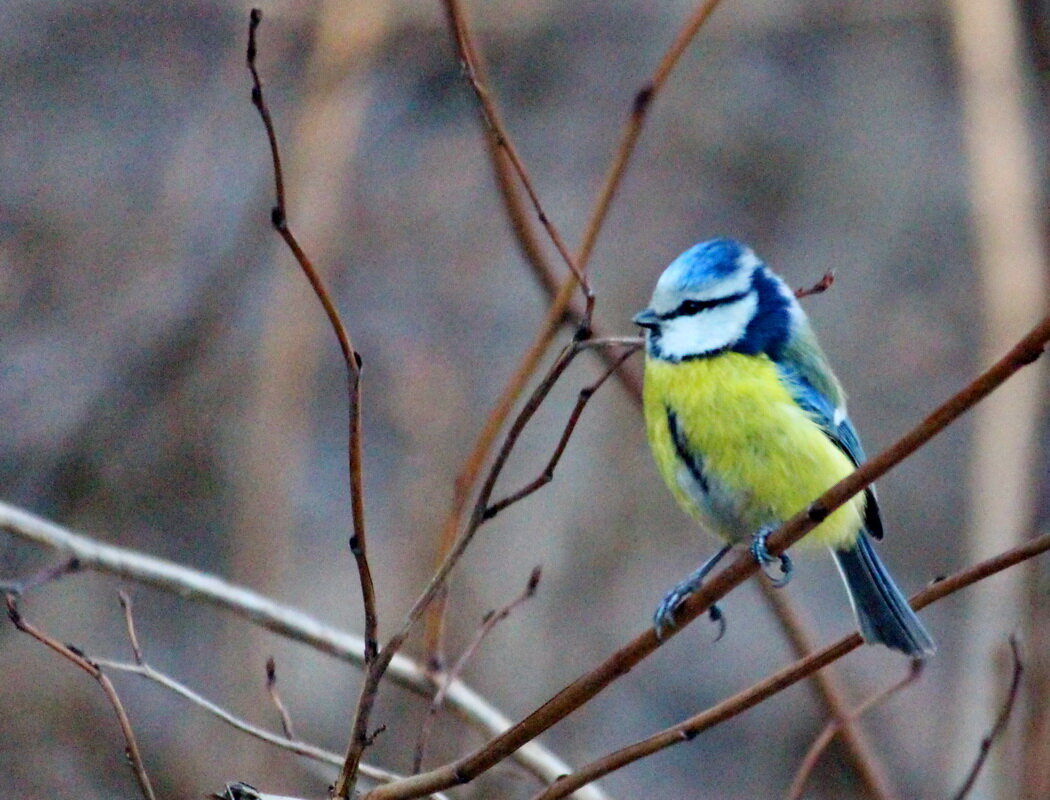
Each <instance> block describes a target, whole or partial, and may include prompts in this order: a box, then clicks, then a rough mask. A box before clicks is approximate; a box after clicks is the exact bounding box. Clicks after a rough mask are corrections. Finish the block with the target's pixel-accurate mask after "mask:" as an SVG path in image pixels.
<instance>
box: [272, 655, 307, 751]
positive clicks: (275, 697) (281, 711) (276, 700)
mask: <svg viewBox="0 0 1050 800" xmlns="http://www.w3.org/2000/svg"><path fill="white" fill-rule="evenodd" d="M266 691H267V692H268V693H269V695H270V700H271V701H273V705H274V708H276V709H277V714H278V716H279V717H280V718H281V730H282V731H284V735H285V737H286V738H288V739H298V738H299V737H298V736H296V735H295V728H294V727H293V726H292V717H291V715H290V714H289V713H288V709H287V708H286V707H285V705H284V702H283V701H282V700H281V695H280V694H279V693H278V691H277V664H276V662H275V661H274V659H273V656H270V657H269V658H268V659H266Z"/></svg>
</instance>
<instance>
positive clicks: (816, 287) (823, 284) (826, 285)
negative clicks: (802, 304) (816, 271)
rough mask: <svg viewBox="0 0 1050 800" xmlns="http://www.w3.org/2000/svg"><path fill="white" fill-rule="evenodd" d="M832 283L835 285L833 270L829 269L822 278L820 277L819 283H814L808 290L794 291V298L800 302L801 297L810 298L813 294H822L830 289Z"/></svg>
mask: <svg viewBox="0 0 1050 800" xmlns="http://www.w3.org/2000/svg"><path fill="white" fill-rule="evenodd" d="M833 283H835V270H833V269H829V270H828V271H827V272H825V273H824V277H822V278H821V279H820V280H819V281H817V282H816V283H814V284H813V285H812V286H810V287H809V288H808V289H796V290H795V297H796V298H798V299H799V300H801V299H802V298H803V297H810V296H812V295H815V294H823V293H824V292H826V291H827V290H828V289H830V288H831V285H832V284H833Z"/></svg>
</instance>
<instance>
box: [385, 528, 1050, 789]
mask: <svg viewBox="0 0 1050 800" xmlns="http://www.w3.org/2000/svg"><path fill="white" fill-rule="evenodd" d="M1047 551H1050V535H1048V536H1041V537H1039V538H1037V539H1033V540H1032V541H1031V542H1028V543H1026V544H1025V545H1023V546H1021V547H1016V548H1014V549H1013V550H1009V551H1007V552H1005V553H1002V554H1000V555H998V556H996V557H995V558H990V559H988V560H986V561H982V562H981V563H979V564H976V565H974V566H972V567H969V568H967V569H964V570H962V571H960V572H958V573H956V574H955V575H953V576H951V577H950V578H946V579H944V580H941V581H938V582H936V583H934V584H933V585H932V586H929V587H927V588H926V589H923V590H922V591H921V592H919V593H918V594H916V595H915V596H914V597H912V598H911V605H912V608H914V609H916V610H920V609H923V608H925V607H926V606H928V605H930V604H931V603H934V602H936V601H938V600H941V599H942V598H944V597H947V596H948V595H950V594H954V593H955V592H957V591H959V590H960V589H963V588H965V587H967V586H970V585H972V584H974V583H977V582H978V581H981V580H984V579H985V578H987V577H989V576H990V575H994V574H996V573H998V572H1002V571H1003V570H1005V569H1008V568H1010V567H1013V566H1016V565H1017V564H1020V563H1022V562H1024V561H1027V560H1028V559H1030V558H1034V557H1036V556H1038V555H1040V554H1042V553H1045V552H1047ZM863 644H864V641H863V640H862V639H861V638H860V634H859V633H852V634H850V635H848V636H845V637H843V638H842V639H839V640H838V641H837V642H834V643H833V644H830V645H828V646H827V647H825V648H823V649H822V650H818V651H817V652H815V653H812V654H811V655H809V656H807V657H806V658H804V659H799V660H798V661H796V662H795V663H794V664H791V665H789V666H787V667H785V668H784V669H782V670H780V671H779V672H776V673H775V674H773V675H771V676H769V677H768V678H765V679H764V680H762V681H760V682H758V683H756V684H754V685H753V686H751V687H750V688H748V689H746V690H744V691H742V692H739V693H738V694H735V695H733V696H732V697H729V698H727V699H726V700H723V701H722V702H721V703H719V704H718V705H715V706H713V707H711V708H709V709H707V710H706V711H703V712H701V713H700V714H697V715H695V716H693V717H690V718H689V719H687V720H685V721H683V722H680V723H679V724H677V725H675V726H673V727H671V728H667V729H666V730H664V731H661V732H660V733H658V734H656V735H654V736H651V737H649V738H647V739H643V740H642V741H640V742H636V743H635V744H632V745H629V746H628V747H625V748H622V749H621V750H617V751H616V752H614V753H610V754H609V755H607V756H604V757H602V758H600V759H598V760H596V761H593V762H592V763H590V764H588V765H587V766H585V767H583V768H581V769H580V770H579V771H578V772H576V773H575V774H573V775H567V776H565V777H563V778H559V779H558V780H557V781H556V782H555V783H554V784H553V785H552V786H551V787H550V788H549V789H547V790H546V791H544V792H541V793H540V794H538V795H536V796H535V797H534V798H532V800H557V798H562V797H565V796H567V795H568V794H570V793H571V792H572V791H573V790H574V789H577V788H579V787H580V786H583V785H585V784H587V783H589V782H590V781H594V780H598V779H599V778H601V777H603V776H605V775H608V774H609V773H610V772H613V771H615V770H618V769H620V768H622V767H625V766H627V765H628V764H631V763H633V762H635V761H638V760H639V759H641V758H644V757H646V756H648V755H651V754H653V753H655V752H658V751H660V750H663V749H666V748H668V747H671V746H672V745H676V744H680V743H682V742H688V741H691V740H692V739H694V738H695V737H696V736H697V735H698V734H700V733H702V732H703V731H705V730H708V729H709V728H712V727H714V726H715V725H718V724H719V723H721V722H724V721H725V720H727V719H730V718H732V717H735V716H737V715H738V714H740V713H742V712H744V711H746V710H747V709H749V708H753V707H754V706H756V705H758V704H759V703H761V702H762V701H764V700H766V699H768V698H770V697H772V696H773V695H775V694H777V693H778V692H781V691H783V690H784V689H787V688H788V687H790V686H793V685H794V684H796V683H798V682H799V681H800V680H802V679H803V678H806V677H808V676H809V675H812V674H813V673H814V672H816V671H817V670H820V669H823V668H824V667H826V666H827V665H828V664H830V663H832V662H833V661H836V660H838V659H840V658H842V657H843V656H844V655H846V654H847V653H850V652H852V651H853V650H856V649H857V648H858V647H860V646H861V645H863ZM422 777H423V776H418V777H413V778H406V779H405V780H404V781H402V782H400V783H391V784H388V785H387V786H386V787H384V788H383V791H378V790H377V791H376V792H372V793H370V794H369V795H368V799H369V800H379V798H384V800H386V799H387V798H410V797H420V796H422V795H419V794H409V793H404V792H399V791H398V790H399V789H400V788H401V787H402V786H404V785H406V784H414V783H415V782H416V781H418V779H419V778H422Z"/></svg>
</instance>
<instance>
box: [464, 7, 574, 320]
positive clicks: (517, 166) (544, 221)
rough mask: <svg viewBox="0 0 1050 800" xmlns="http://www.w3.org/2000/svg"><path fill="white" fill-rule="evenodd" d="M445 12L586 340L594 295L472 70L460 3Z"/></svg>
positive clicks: (470, 47)
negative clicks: (566, 277)
mask: <svg viewBox="0 0 1050 800" xmlns="http://www.w3.org/2000/svg"><path fill="white" fill-rule="evenodd" d="M445 9H446V12H447V14H448V17H449V20H450V22H451V27H452V33H453V37H454V38H455V41H456V49H457V51H458V53H459V58H460V63H461V64H462V65H463V72H464V75H465V76H466V79H467V81H468V82H469V83H470V87H471V89H473V90H474V94H475V95H476V96H477V98H478V102H479V103H480V105H481V110H482V114H483V115H484V119H485V124H486V125H487V126H488V127H489V129H490V130H491V132H492V134H493V136H494V137H495V140H496V143H497V144H498V145H499V146H500V147H501V148H503V151H504V152H505V153H506V154H507V158H508V159H509V160H510V163H511V165H512V166H513V167H514V171H515V172H516V173H517V175H518V179H519V180H520V181H521V185H522V186H523V187H524V189H525V192H526V194H528V196H529V200H530V201H531V203H532V207H533V209H534V210H535V211H536V217H537V219H539V221H540V224H541V225H542V226H543V227H544V229H545V230H546V231H547V235H548V236H549V237H550V240H551V241H552V242H553V243H554V247H555V249H556V250H557V251H558V253H559V254H560V255H561V257H562V258H563V259H564V260H565V263H566V265H568V267H569V270H570V271H571V272H572V277H573V279H574V280H575V281H576V283H578V284H579V286H580V290H581V291H582V292H583V297H584V304H585V305H584V311H583V319H582V321H581V323H580V327H581V331H583V334H582V335H581V337H580V338H587V337H588V336H589V335H590V333H589V328H590V321H591V314H592V312H593V310H594V292H593V290H592V289H591V285H590V283H589V282H588V280H587V274H586V272H585V271H584V270H583V269H581V268H580V266H579V265H578V264H577V261H576V259H575V258H574V257H573V255H572V254H571V253H570V252H569V248H568V247H567V246H566V244H565V241H564V240H563V239H562V237H561V234H560V233H559V232H558V229H557V228H556V227H555V225H554V223H553V222H551V220H550V218H549V217H548V216H547V212H546V211H544V210H543V205H542V204H541V203H540V198H539V195H538V193H537V192H536V189H535V187H534V186H533V184H532V179H531V178H530V177H529V173H528V170H526V169H525V164H524V163H523V162H522V160H521V157H520V156H519V155H518V150H517V148H516V147H515V146H514V143H513V142H512V141H511V139H510V135H509V134H508V133H507V130H506V128H505V127H504V125H503V122H502V121H501V119H500V116H499V112H498V110H497V109H496V104H495V103H494V102H493V101H492V97H491V95H490V94H489V91H488V89H487V88H486V87H485V86H483V85H482V82H481V77H480V75H479V74H478V71H477V69H476V68H475V54H474V47H473V44H472V43H471V42H470V38H469V33H468V30H467V26H466V21H465V19H464V17H463V10H462V8H461V7H460V4H459V0H445Z"/></svg>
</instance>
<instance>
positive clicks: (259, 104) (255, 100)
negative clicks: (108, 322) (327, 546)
mask: <svg viewBox="0 0 1050 800" xmlns="http://www.w3.org/2000/svg"><path fill="white" fill-rule="evenodd" d="M261 22H262V11H261V10H259V9H257V8H253V9H252V11H251V15H250V18H249V23H248V51H247V63H248V70H249V72H251V76H252V105H254V106H255V108H256V110H257V111H258V112H259V116H260V117H261V118H262V122H263V126H264V127H265V128H266V138H267V140H268V141H269V143H270V156H271V159H272V161H273V176H274V188H275V193H276V196H277V204H276V205H275V206H274V207H273V210H272V211H271V214H270V220H271V222H272V223H273V227H274V229H275V230H276V231H277V232H278V233H279V234H280V235H281V238H282V239H284V242H285V244H286V245H287V246H288V249H289V250H290V251H291V252H292V255H293V256H294V257H295V260H296V261H297V262H298V264H299V267H300V269H302V271H303V274H304V275H305V276H306V278H307V280H308V281H309V282H310V286H311V287H312V288H313V291H314V294H315V295H317V299H318V300H319V301H320V303H321V306H322V308H324V312H325V315H326V316H327V317H328V322H329V323H330V324H331V326H332V330H333V331H334V332H335V336H336V339H338V341H339V349H340V351H341V352H342V355H343V362H344V363H345V365H346V373H347V394H348V396H349V417H350V423H349V428H350V432H349V445H348V447H347V455H348V460H349V479H350V507H351V515H352V517H353V535H352V536H351V537H350V552H351V553H352V554H353V556H354V560H355V562H356V563H357V572H358V577H359V579H360V582H361V602H362V605H363V606H364V615H365V637H364V638H365V662H366V663H367V662H369V661H371V660H373V659H374V658H375V655H376V650H377V647H378V638H377V636H378V633H377V631H378V619H377V615H376V601H375V585H374V583H373V581H372V571H371V569H370V568H369V565H368V555H367V549H366V539H365V510H364V486H363V477H362V475H363V473H362V467H361V454H362V436H361V365H362V360H361V354H360V353H358V352H357V350H355V349H354V346H353V345H352V344H351V342H350V335H349V334H348V333H347V330H346V326H345V325H344V324H343V320H342V317H341V316H340V314H339V310H338V309H337V308H336V306H335V301H334V300H333V299H332V295H331V293H330V292H329V291H328V287H327V286H326V285H325V283H324V280H323V279H322V278H321V275H320V273H319V272H318V271H317V269H316V268H315V267H314V265H313V262H311V261H310V259H309V257H307V255H306V252H305V251H304V250H303V248H302V247H301V246H300V245H299V242H298V240H297V239H296V238H295V235H294V234H293V233H292V231H291V228H289V227H288V211H287V207H286V205H285V193H284V174H283V172H282V169H281V156H280V151H279V149H278V146H277V133H276V131H275V130H274V126H273V120H272V118H271V116H270V110H269V108H268V107H267V105H266V100H265V98H264V97H263V91H262V81H261V80H260V78H259V72H258V70H257V69H256V67H255V57H256V54H257V47H256V41H255V34H256V31H257V29H258V27H259V24H260V23H261Z"/></svg>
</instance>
